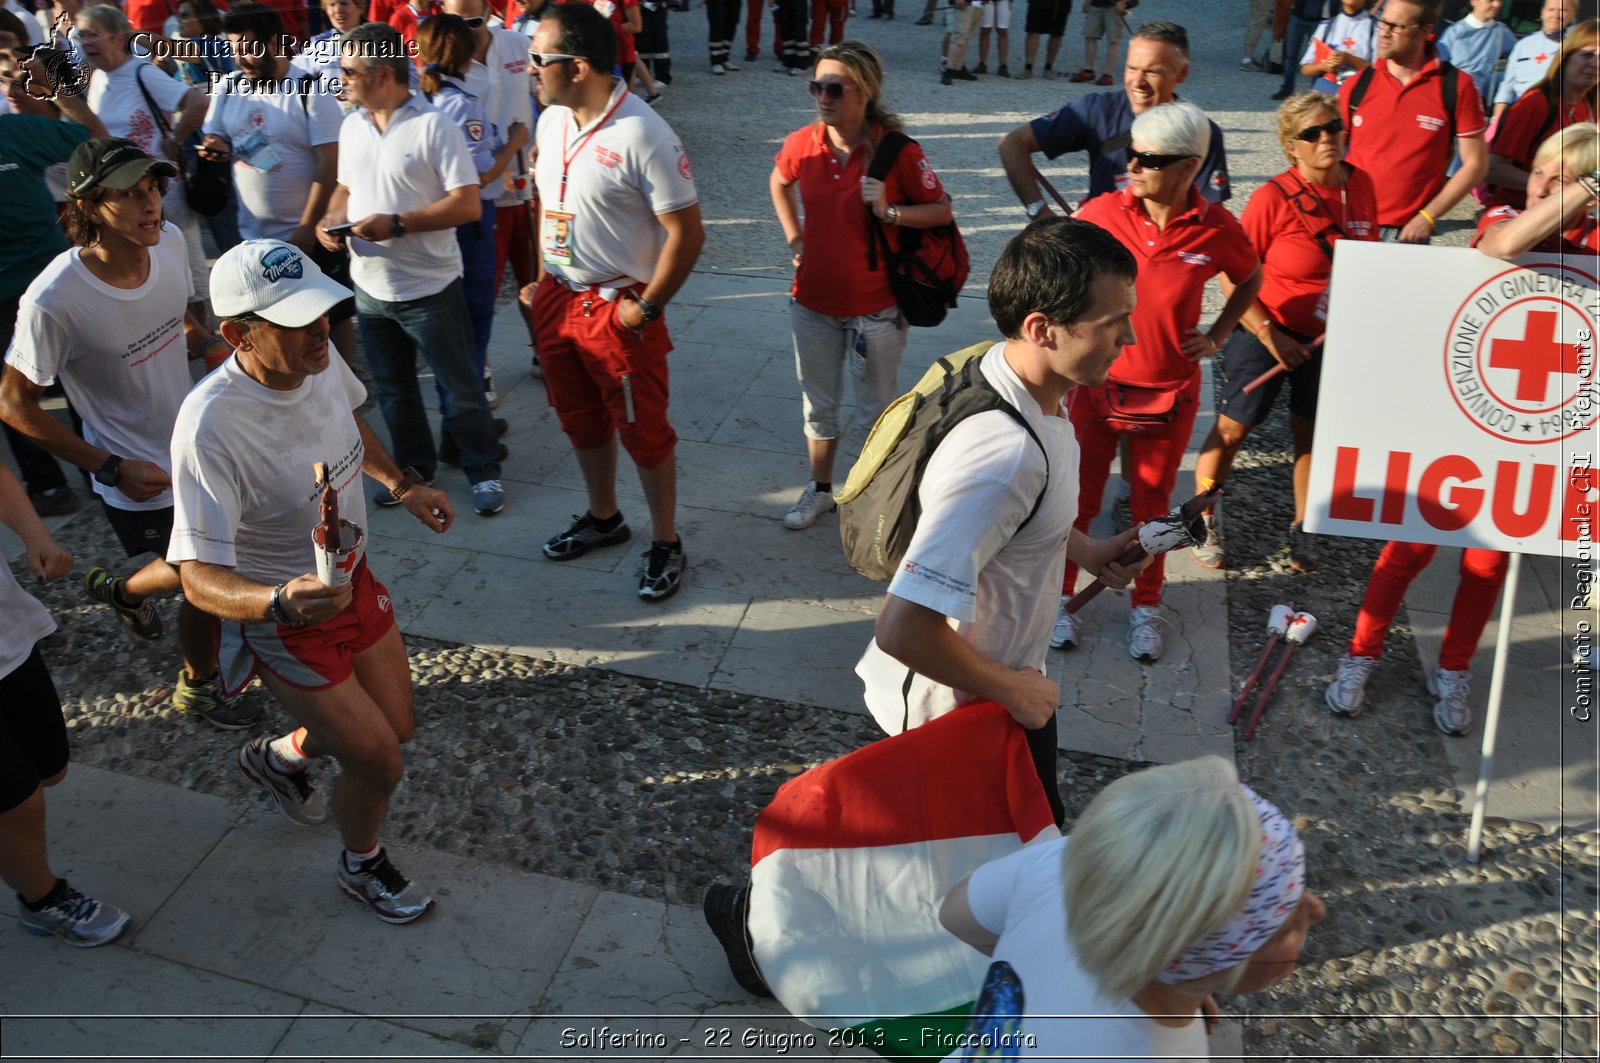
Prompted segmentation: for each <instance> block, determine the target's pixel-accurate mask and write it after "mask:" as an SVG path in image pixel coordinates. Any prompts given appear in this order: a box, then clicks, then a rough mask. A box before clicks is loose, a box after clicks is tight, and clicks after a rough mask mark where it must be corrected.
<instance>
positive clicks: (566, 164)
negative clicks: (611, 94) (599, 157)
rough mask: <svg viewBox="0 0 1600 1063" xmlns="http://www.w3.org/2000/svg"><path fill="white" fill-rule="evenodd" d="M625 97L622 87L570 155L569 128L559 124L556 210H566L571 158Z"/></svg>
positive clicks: (625, 92) (614, 111) (572, 158)
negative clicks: (559, 171)
mask: <svg viewBox="0 0 1600 1063" xmlns="http://www.w3.org/2000/svg"><path fill="white" fill-rule="evenodd" d="M627 98H628V92H627V90H626V89H624V90H623V91H622V95H620V96H618V97H617V102H616V103H613V104H612V105H611V110H609V111H607V112H606V113H605V114H604V115H602V116H601V118H600V121H598V122H596V123H595V124H594V125H592V126H590V127H589V131H588V132H587V133H585V134H584V135H583V136H582V137H581V138H579V140H578V144H577V146H576V147H574V148H573V149H572V154H570V155H569V154H567V137H568V136H569V135H570V133H571V129H570V127H568V126H567V125H566V124H565V123H563V124H562V126H561V194H560V195H559V196H557V197H556V209H557V210H566V209H567V171H568V170H569V169H571V168H572V163H573V160H575V159H576V158H577V157H578V156H579V154H581V153H582V152H583V146H584V145H585V144H587V143H589V140H590V139H591V138H592V137H593V136H594V135H595V134H596V133H598V132H600V127H601V126H603V125H605V124H606V123H607V122H609V121H611V116H612V115H614V114H616V113H617V108H618V107H621V106H622V101H623V100H625V99H627Z"/></svg>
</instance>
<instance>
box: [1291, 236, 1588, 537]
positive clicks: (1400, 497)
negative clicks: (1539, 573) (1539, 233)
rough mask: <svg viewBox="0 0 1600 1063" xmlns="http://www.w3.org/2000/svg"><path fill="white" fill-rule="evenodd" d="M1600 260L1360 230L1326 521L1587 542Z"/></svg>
mask: <svg viewBox="0 0 1600 1063" xmlns="http://www.w3.org/2000/svg"><path fill="white" fill-rule="evenodd" d="M1597 276H1600V261H1597V259H1596V257H1595V256H1582V257H1578V256H1555V255H1530V256H1528V257H1526V258H1523V259H1520V260H1519V261H1518V262H1517V263H1510V262H1502V261H1500V260H1498V259H1493V258H1490V257H1488V256H1487V255H1484V254H1482V253H1480V252H1478V251H1472V250H1467V249H1465V248H1442V247H1421V246H1407V245H1400V244H1377V243H1358V242H1354V241H1349V240H1346V241H1343V242H1341V243H1340V244H1339V245H1338V252H1337V257H1336V258H1335V260H1334V266H1333V286H1332V289H1331V293H1332V294H1331V300H1330V305H1329V320H1328V332H1327V346H1326V348H1325V349H1324V353H1323V365H1322V382H1321V392H1320V396H1319V399H1318V403H1317V434H1316V446H1315V447H1314V448H1313V450H1312V459H1311V486H1310V494H1309V498H1308V499H1307V502H1306V527H1307V529H1308V530H1310V531H1313V532H1318V533H1322V534H1328V535H1350V536H1356V537H1359V538H1365V539H1394V540H1400V541H1403V542H1416V543H1435V544H1438V545H1441V546H1478V547H1486V548H1489V549H1494V550H1507V551H1513V552H1520V553H1530V554H1553V555H1557V556H1559V555H1561V554H1562V553H1563V552H1564V551H1563V549H1562V547H1563V544H1565V545H1566V547H1567V549H1566V551H1565V552H1567V553H1571V552H1572V547H1573V545H1574V544H1575V543H1578V542H1580V541H1581V542H1584V543H1587V542H1589V541H1590V536H1591V532H1592V528H1593V521H1594V519H1595V516H1596V514H1595V512H1594V511H1595V509H1596V508H1597V507H1600V502H1597V501H1596V490H1595V489H1596V487H1597V486H1600V479H1597V476H1596V472H1595V463H1596V460H1597V457H1600V455H1597V445H1600V438H1597V431H1596V414H1597V413H1600V376H1597V371H1600V369H1597V366H1596V362H1595V346H1596V345H1595V333H1596V329H1597V321H1600V281H1597V279H1596V278H1597Z"/></svg>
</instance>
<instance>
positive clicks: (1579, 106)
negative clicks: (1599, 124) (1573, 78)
mask: <svg viewBox="0 0 1600 1063" xmlns="http://www.w3.org/2000/svg"><path fill="white" fill-rule="evenodd" d="M1592 121H1594V109H1593V108H1592V107H1590V106H1589V101H1588V100H1579V101H1578V102H1577V103H1576V104H1574V105H1573V106H1570V107H1569V106H1566V105H1562V106H1561V107H1560V109H1559V111H1558V113H1557V114H1556V115H1554V120H1552V116H1551V114H1550V98H1549V97H1548V96H1546V95H1545V94H1544V92H1543V91H1542V88H1541V87H1540V86H1535V87H1534V88H1533V89H1531V90H1529V91H1528V92H1525V93H1523V94H1522V97H1521V99H1519V100H1517V102H1516V103H1513V104H1512V105H1511V106H1510V107H1507V108H1506V111H1505V113H1504V114H1502V115H1501V116H1500V121H1499V122H1498V123H1496V125H1495V128H1494V139H1493V140H1492V141H1490V142H1489V153H1490V154H1491V155H1499V156H1502V157H1503V158H1506V159H1509V160H1510V161H1511V162H1514V163H1516V164H1517V165H1518V166H1519V167H1521V168H1522V169H1524V170H1528V171H1530V172H1531V171H1532V170H1533V157H1534V155H1536V154H1538V151H1539V144H1540V142H1541V138H1540V136H1539V132H1540V130H1543V131H1544V136H1545V137H1552V136H1555V135H1556V134H1557V133H1559V132H1560V131H1561V130H1563V129H1565V128H1566V127H1567V126H1569V125H1573V124H1574V123H1577V122H1592ZM1546 122H1549V123H1550V124H1549V127H1548V128H1546V126H1545V123H1546ZM1526 200H1527V193H1525V192H1524V191H1523V190H1522V189H1520V188H1499V187H1496V188H1495V189H1494V195H1493V197H1492V198H1491V199H1490V200H1489V203H1490V205H1491V206H1493V205H1495V204H1499V203H1509V204H1510V205H1511V206H1513V207H1520V206H1522V205H1523V203H1524V202H1525V201H1526Z"/></svg>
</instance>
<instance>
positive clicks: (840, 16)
mask: <svg viewBox="0 0 1600 1063" xmlns="http://www.w3.org/2000/svg"><path fill="white" fill-rule="evenodd" d="M849 13H850V11H849V8H848V6H847V5H846V2H845V0H811V45H812V47H813V48H814V47H816V46H817V45H819V44H821V43H822V31H823V30H824V29H826V30H827V31H828V43H829V44H838V43H839V42H840V41H842V40H844V20H845V18H846V17H847V16H848V15H849ZM824 22H826V23H827V25H826V26H824V25H823V23H824Z"/></svg>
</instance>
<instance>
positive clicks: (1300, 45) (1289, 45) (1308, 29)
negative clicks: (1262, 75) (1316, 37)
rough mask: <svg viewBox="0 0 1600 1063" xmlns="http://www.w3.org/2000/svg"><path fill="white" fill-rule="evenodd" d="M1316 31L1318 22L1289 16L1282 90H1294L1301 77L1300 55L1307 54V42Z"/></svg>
mask: <svg viewBox="0 0 1600 1063" xmlns="http://www.w3.org/2000/svg"><path fill="white" fill-rule="evenodd" d="M1315 32H1317V23H1315V22H1312V21H1311V20H1310V19H1305V18H1296V17H1294V16H1293V15H1290V16H1289V26H1288V28H1287V29H1285V30H1284V31H1283V85H1282V86H1281V87H1280V89H1279V91H1280V92H1289V93H1292V92H1294V86H1295V81H1296V79H1298V78H1299V77H1300V57H1301V56H1302V55H1304V54H1305V52H1306V44H1307V42H1309V41H1310V40H1311V35H1312V34H1313V33H1315ZM1336 91H1337V90H1335V92H1336ZM1330 95H1332V93H1330Z"/></svg>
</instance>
